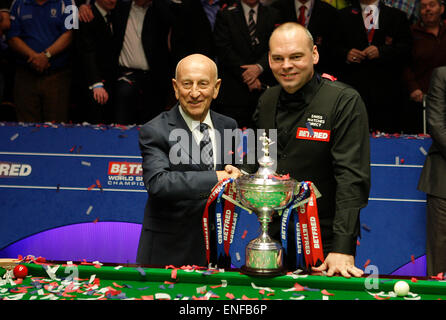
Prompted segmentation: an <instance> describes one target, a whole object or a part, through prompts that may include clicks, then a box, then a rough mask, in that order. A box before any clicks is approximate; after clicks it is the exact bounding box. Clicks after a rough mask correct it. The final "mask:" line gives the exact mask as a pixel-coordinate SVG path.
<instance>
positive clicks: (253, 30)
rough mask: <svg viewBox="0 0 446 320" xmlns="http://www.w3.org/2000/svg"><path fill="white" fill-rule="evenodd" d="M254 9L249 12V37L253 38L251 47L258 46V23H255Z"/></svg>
mask: <svg viewBox="0 0 446 320" xmlns="http://www.w3.org/2000/svg"><path fill="white" fill-rule="evenodd" d="M254 13H255V11H254V9H251V10H249V19H248V30H249V37H250V38H251V45H253V46H254V45H256V43H257V38H256V35H255V34H256V23H255V22H254Z"/></svg>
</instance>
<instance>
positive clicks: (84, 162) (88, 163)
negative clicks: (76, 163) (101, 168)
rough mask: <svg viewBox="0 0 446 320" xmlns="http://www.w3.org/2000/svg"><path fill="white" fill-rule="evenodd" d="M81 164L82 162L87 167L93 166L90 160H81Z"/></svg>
mask: <svg viewBox="0 0 446 320" xmlns="http://www.w3.org/2000/svg"><path fill="white" fill-rule="evenodd" d="M81 164H82V165H83V166H87V167H90V166H91V163H90V162H88V161H81Z"/></svg>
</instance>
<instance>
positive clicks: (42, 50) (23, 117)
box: [7, 0, 77, 122]
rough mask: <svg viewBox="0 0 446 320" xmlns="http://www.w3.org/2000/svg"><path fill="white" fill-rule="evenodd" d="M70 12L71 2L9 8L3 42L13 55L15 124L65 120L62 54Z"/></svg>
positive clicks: (65, 55)
mask: <svg viewBox="0 0 446 320" xmlns="http://www.w3.org/2000/svg"><path fill="white" fill-rule="evenodd" d="M70 6H71V7H70ZM75 12H76V11H75V9H74V3H73V2H72V1H71V0H15V1H14V3H13V4H12V6H11V11H10V16H11V28H10V30H9V32H8V34H7V38H8V43H9V45H10V47H11V48H12V49H13V50H14V51H15V52H16V53H17V54H18V56H17V70H16V77H15V83H14V100H15V103H16V107H17V120H18V121H24V122H46V121H55V122H66V121H67V120H68V107H69V92H70V85H71V71H70V53H69V51H68V48H69V46H70V44H71V41H72V30H71V29H72V28H73V26H74V24H75V22H76V19H77V17H74V19H73V13H75Z"/></svg>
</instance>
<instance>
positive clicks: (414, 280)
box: [410, 277, 418, 282]
mask: <svg viewBox="0 0 446 320" xmlns="http://www.w3.org/2000/svg"><path fill="white" fill-rule="evenodd" d="M410 281H411V282H418V280H417V278H415V277H412V278H410Z"/></svg>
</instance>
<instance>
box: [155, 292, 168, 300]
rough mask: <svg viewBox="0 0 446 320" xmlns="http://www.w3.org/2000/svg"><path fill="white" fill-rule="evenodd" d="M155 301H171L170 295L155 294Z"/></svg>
mask: <svg viewBox="0 0 446 320" xmlns="http://www.w3.org/2000/svg"><path fill="white" fill-rule="evenodd" d="M155 300H170V294H167V293H155Z"/></svg>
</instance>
